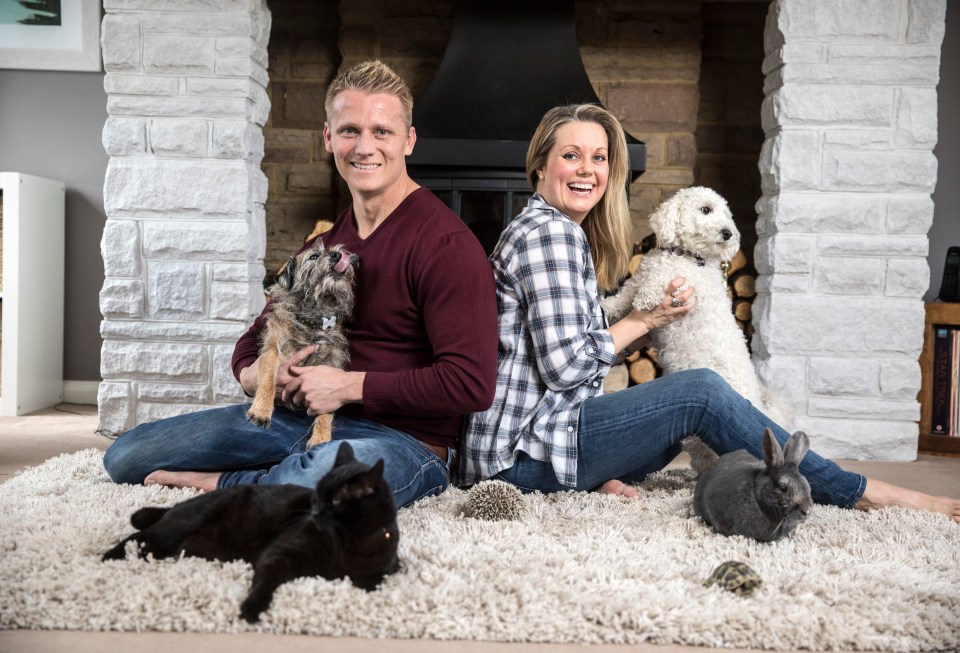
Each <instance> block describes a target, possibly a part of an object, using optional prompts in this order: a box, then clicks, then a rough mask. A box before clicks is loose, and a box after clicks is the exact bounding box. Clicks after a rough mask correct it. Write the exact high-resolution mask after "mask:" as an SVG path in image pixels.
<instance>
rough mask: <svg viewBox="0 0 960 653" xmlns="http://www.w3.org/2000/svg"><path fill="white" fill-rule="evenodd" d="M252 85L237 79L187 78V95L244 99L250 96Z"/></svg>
mask: <svg viewBox="0 0 960 653" xmlns="http://www.w3.org/2000/svg"><path fill="white" fill-rule="evenodd" d="M252 83H253V82H251V81H250V80H249V79H245V78H238V77H226V78H224V77H188V78H187V94H188V95H205V96H213V97H242V98H246V97H249V96H250V95H251V89H252V87H251V84H252Z"/></svg>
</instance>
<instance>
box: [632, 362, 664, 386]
mask: <svg viewBox="0 0 960 653" xmlns="http://www.w3.org/2000/svg"><path fill="white" fill-rule="evenodd" d="M629 369H630V380H631V381H633V383H634V384H635V385H640V384H641V383H646V382H647V381H653V380H654V379H655V378H657V368H656V367H654V365H653V361H652V360H650V359H649V358H638V359H637V360H635V361H634V362H632V363H630V366H629Z"/></svg>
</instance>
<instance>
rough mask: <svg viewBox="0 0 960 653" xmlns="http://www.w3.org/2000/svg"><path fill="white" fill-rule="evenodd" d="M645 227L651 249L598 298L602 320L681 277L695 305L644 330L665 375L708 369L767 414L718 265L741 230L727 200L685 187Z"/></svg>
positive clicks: (647, 306) (658, 296) (646, 306)
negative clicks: (653, 239)
mask: <svg viewBox="0 0 960 653" xmlns="http://www.w3.org/2000/svg"><path fill="white" fill-rule="evenodd" d="M650 227H651V228H652V229H653V232H654V233H655V234H656V236H657V248H656V249H653V250H650V251H649V252H647V253H646V254H645V255H644V257H643V260H642V261H641V262H640V267H639V268H638V269H637V271H636V273H635V274H634V275H633V276H632V277H630V278H629V279H628V280H627V281H626V283H624V285H623V288H622V289H621V290H620V292H618V293H617V294H616V295H614V296H612V297H608V298H607V299H605V300H604V302H603V305H604V309H605V310H606V312H607V317H608V318H609V319H610V321H611V322H615V321H617V320H619V319H620V318H622V317H623V316H624V315H626V314H627V313H629V312H630V310H631V308H633V307H636V308H638V309H640V310H642V311H649V310H651V309H652V308H653V307H654V306H656V305H657V304H659V303H660V302H662V301H663V293H664V289H665V288H666V287H667V284H668V283H669V282H670V281H671V280H672V279H674V278H676V277H684V278H685V279H686V285H687V286H693V288H694V292H695V297H696V305H695V306H694V308H693V310H692V311H690V312H689V313H688V314H687V315H686V316H684V317H683V318H682V319H679V320H677V321H675V322H671V323H670V324H667V325H666V326H662V327H660V328H659V329H655V330H654V331H653V332H651V334H650V337H651V344H652V345H653V346H654V347H655V348H656V350H657V355H658V359H659V364H660V367H661V368H662V369H663V372H664V374H672V373H673V372H677V371H680V370H687V369H693V368H698V367H706V368H710V369H712V370H714V371H715V372H717V373H718V374H720V376H722V377H723V378H724V379H726V381H727V383H729V384H730V385H731V386H732V387H733V388H734V389H735V390H736V391H737V392H739V393H740V394H741V395H743V396H744V397H746V398H747V399H749V400H750V402H751V403H752V404H753V405H754V406H756V407H757V408H759V409H760V410H762V411H764V412H768V413H769V412H770V411H769V410H768V409H769V408H770V406H769V405H768V402H767V401H766V400H765V396H764V392H763V389H762V387H761V385H760V381H759V379H758V378H757V373H756V370H755V369H754V367H753V361H751V360H750V353H749V352H748V351H747V343H746V339H745V337H744V335H743V331H742V330H741V329H740V327H739V326H738V325H737V321H736V319H735V318H734V316H733V311H732V308H731V304H730V298H729V296H728V295H727V283H726V281H725V280H724V278H723V272H722V270H721V268H720V264H721V263H722V262H729V261H730V260H731V259H732V258H733V256H734V255H735V254H736V253H737V250H739V249H740V232H739V231H738V230H737V227H736V225H735V224H734V223H733V216H732V215H731V214H730V209H729V208H728V207H727V201H726V200H725V199H723V197H721V196H720V195H719V194H718V193H716V192H715V191H713V190H711V189H709V188H704V187H702V186H696V187H693V188H684V189H682V190H680V191H678V192H677V193H676V194H675V195H674V196H673V197H671V198H670V199H668V200H666V201H665V202H663V203H662V204H661V205H660V206H659V207H657V210H656V211H654V212H653V214H652V215H651V216H650Z"/></svg>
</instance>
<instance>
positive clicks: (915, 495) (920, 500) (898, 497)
mask: <svg viewBox="0 0 960 653" xmlns="http://www.w3.org/2000/svg"><path fill="white" fill-rule="evenodd" d="M886 506H903V507H904V508H913V509H914V510H931V511H933V512H939V513H943V514H944V515H946V516H947V517H949V518H950V519H952V520H953V521H955V522H957V523H958V524H960V499H951V498H950V497H935V496H932V495H929V494H924V493H923V492H917V491H915V490H908V489H907V488H904V487H900V486H899V485H891V484H890V483H884V482H883V481H878V480H875V479H872V478H868V479H867V487H866V489H865V490H864V491H863V496H862V497H860V501H858V502H857V509H858V510H874V509H876V508H884V507H886Z"/></svg>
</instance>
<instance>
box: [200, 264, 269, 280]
mask: <svg viewBox="0 0 960 653" xmlns="http://www.w3.org/2000/svg"><path fill="white" fill-rule="evenodd" d="M210 270H211V274H212V278H213V281H227V282H229V281H233V282H244V283H249V282H255V283H257V284H259V283H260V281H261V279H263V264H262V263H259V262H257V263H249V262H248V263H211V264H210Z"/></svg>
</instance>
